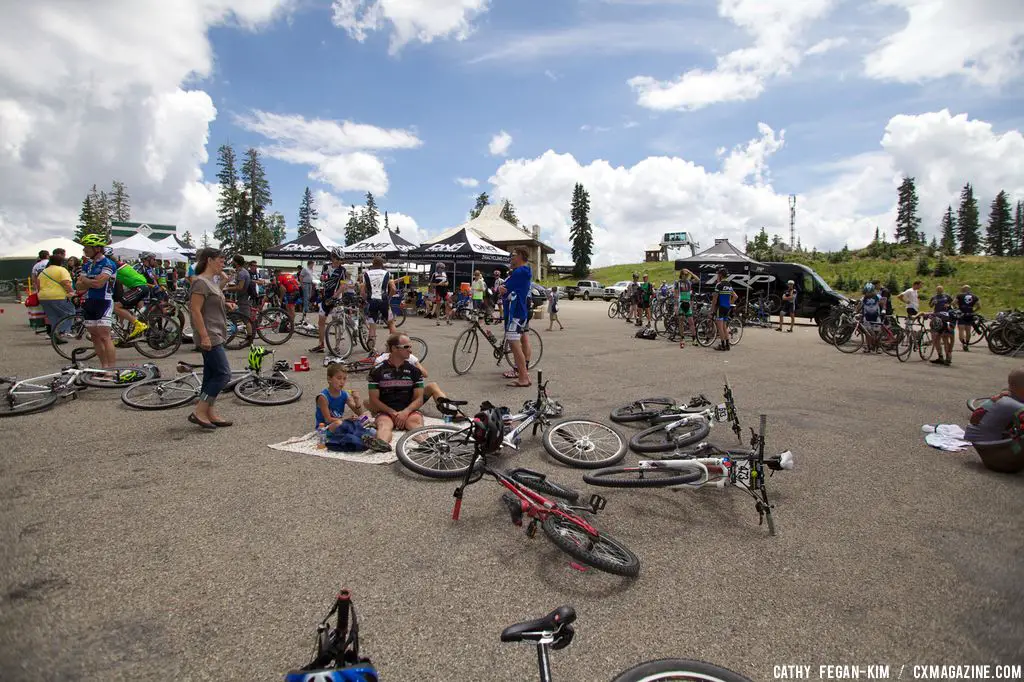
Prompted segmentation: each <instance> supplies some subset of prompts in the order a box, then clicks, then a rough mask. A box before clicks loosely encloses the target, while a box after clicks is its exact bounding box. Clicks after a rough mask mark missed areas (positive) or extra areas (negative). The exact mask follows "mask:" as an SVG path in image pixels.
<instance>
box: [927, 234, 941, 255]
mask: <svg viewBox="0 0 1024 682" xmlns="http://www.w3.org/2000/svg"><path fill="white" fill-rule="evenodd" d="M938 250H939V238H938V237H936V236H935V235H932V243H931V244H929V245H928V251H929V252H930V253H935V252H937V251H938Z"/></svg>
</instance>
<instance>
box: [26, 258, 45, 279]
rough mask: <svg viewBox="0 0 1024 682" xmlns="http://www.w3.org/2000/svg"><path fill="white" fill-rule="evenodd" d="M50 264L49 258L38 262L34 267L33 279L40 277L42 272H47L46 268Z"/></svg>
mask: <svg viewBox="0 0 1024 682" xmlns="http://www.w3.org/2000/svg"><path fill="white" fill-rule="evenodd" d="M49 264H50V259H49V258H44V259H42V260H41V261H38V262H36V264H35V265H33V266H32V276H33V277H38V276H39V273H40V272H42V271H43V270H45V269H46V266H48V265H49ZM22 272H24V270H22Z"/></svg>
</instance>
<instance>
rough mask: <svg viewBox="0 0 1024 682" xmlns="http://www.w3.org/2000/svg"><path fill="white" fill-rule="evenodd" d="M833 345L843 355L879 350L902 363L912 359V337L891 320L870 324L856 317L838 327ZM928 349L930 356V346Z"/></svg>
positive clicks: (921, 341)
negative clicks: (862, 350)
mask: <svg viewBox="0 0 1024 682" xmlns="http://www.w3.org/2000/svg"><path fill="white" fill-rule="evenodd" d="M919 342H920V343H921V344H923V343H924V340H923V339H919ZM832 343H833V344H834V345H835V347H836V348H837V349H838V350H840V351H841V352H843V353H856V352H857V351H859V350H861V349H864V350H865V351H866V352H871V351H872V350H875V349H878V350H881V351H882V352H884V353H885V354H886V355H892V356H895V357H896V359H897V360H899V361H900V362H906V361H907V360H908V359H909V358H910V349H911V345H912V341H911V339H910V337H909V336H907V335H906V334H905V333H904V331H903V329H902V328H901V327H899V326H896V325H895V324H893V323H892V321H891V320H883V321H881V322H878V323H875V324H870V323H865V322H864V319H863V316H862V315H854V316H853V320H852V322H848V323H846V324H844V325H843V326H841V327H837V328H836V330H835V332H834V333H833V338H832ZM865 344H866V345H867V347H866V348H865ZM928 348H929V351H928V352H929V354H930V346H929V347H928ZM920 352H921V357H922V358H924V357H925V355H924V353H925V351H924V349H923V348H921V350H920Z"/></svg>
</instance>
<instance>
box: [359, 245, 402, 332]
mask: <svg viewBox="0 0 1024 682" xmlns="http://www.w3.org/2000/svg"><path fill="white" fill-rule="evenodd" d="M360 288H361V289H362V294H363V298H364V299H365V300H366V321H367V322H368V323H369V325H370V339H369V341H370V349H371V352H372V351H373V349H374V348H375V347H376V344H377V325H378V324H387V326H388V333H389V334H394V333H395V316H394V314H393V313H392V312H391V305H390V302H391V297H392V296H394V295H395V292H396V290H397V289H396V287H395V283H394V282H393V281H392V280H391V273H389V272H388V271H387V270H385V269H384V260H383V259H381V258H380V257H379V256H378V257H376V258H374V259H373V263H372V264H371V266H370V269H369V270H367V271H365V272H364V273H363V282H362V285H361V286H360Z"/></svg>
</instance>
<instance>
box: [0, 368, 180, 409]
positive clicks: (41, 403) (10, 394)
mask: <svg viewBox="0 0 1024 682" xmlns="http://www.w3.org/2000/svg"><path fill="white" fill-rule="evenodd" d="M72 355H73V356H74V357H73V358H72V359H71V362H72V364H71V365H70V366H69V367H65V368H63V369H62V370H60V371H59V372H51V373H50V374H44V375H42V376H38V377H32V378H29V379H22V380H21V381H19V380H18V379H17V378H16V377H0V390H2V391H3V393H2V396H0V417H12V416H15V415H19V414H31V413H33V412H41V411H43V410H46V409H49V408H50V407H52V406H53V404H54V403H56V402H57V400H58V399H64V398H70V399H72V400H73V399H75V398H76V397H78V392H79V391H80V390H82V389H83V388H85V387H86V386H92V387H95V388H123V387H124V386H125V385H126V384H131V383H135V382H139V381H145V380H147V379H152V378H154V377H158V376H160V370H159V369H157V367H156V365H152V364H145V365H142V366H141V367H109V368H105V369H96V368H93V367H82V366H81V365H80V364H79V361H80V356H81V355H82V354H81V353H72ZM5 385H6V386H7V387H6V388H3V387H4V386H5Z"/></svg>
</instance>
